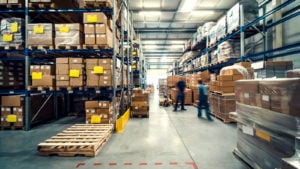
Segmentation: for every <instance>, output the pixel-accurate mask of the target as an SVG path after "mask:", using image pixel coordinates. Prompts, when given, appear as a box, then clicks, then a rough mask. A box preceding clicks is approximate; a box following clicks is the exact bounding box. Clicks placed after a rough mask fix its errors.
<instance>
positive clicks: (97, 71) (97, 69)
mask: <svg viewBox="0 0 300 169" xmlns="http://www.w3.org/2000/svg"><path fill="white" fill-rule="evenodd" d="M94 74H103V67H102V66H95V67H94Z"/></svg>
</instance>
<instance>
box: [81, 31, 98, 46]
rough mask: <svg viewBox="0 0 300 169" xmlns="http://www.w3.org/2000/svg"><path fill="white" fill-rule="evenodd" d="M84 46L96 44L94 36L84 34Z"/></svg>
mask: <svg viewBox="0 0 300 169" xmlns="http://www.w3.org/2000/svg"><path fill="white" fill-rule="evenodd" d="M84 44H86V45H95V44H96V35H95V34H85V35H84Z"/></svg>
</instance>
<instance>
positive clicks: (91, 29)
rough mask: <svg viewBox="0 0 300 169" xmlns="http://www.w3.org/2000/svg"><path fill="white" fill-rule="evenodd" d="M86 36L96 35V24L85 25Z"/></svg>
mask: <svg viewBox="0 0 300 169" xmlns="http://www.w3.org/2000/svg"><path fill="white" fill-rule="evenodd" d="M84 33H85V34H95V24H84Z"/></svg>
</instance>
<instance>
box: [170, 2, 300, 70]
mask: <svg viewBox="0 0 300 169" xmlns="http://www.w3.org/2000/svg"><path fill="white" fill-rule="evenodd" d="M268 3H269V0H266V1H264V2H263V3H261V4H260V5H259V8H261V9H263V15H262V16H260V17H258V18H257V19H255V20H254V21H252V22H250V23H248V24H245V23H244V15H243V10H244V8H243V6H240V11H241V12H240V13H241V16H240V28H239V29H238V30H236V31H233V32H232V33H229V34H228V35H227V36H226V37H224V38H223V39H222V40H220V41H217V42H216V43H215V44H214V45H213V46H208V39H207V38H206V39H203V40H202V41H201V42H199V43H198V45H196V46H197V47H196V48H194V49H192V50H197V49H200V52H198V53H197V54H196V55H194V56H192V57H191V58H189V59H188V60H186V61H185V62H184V63H183V65H177V66H175V67H174V68H173V69H171V70H169V73H171V74H178V75H184V74H191V73H196V72H201V71H204V70H210V71H216V72H218V71H219V70H220V69H221V68H223V67H225V66H229V65H232V64H234V63H237V62H240V61H246V60H251V61H253V62H257V61H266V60H268V59H273V58H278V57H283V56H288V55H293V54H299V53H300V49H299V45H300V43H299V42H296V43H294V44H291V45H286V46H283V47H278V48H275V49H272V50H270V49H268V44H267V38H268V34H267V31H268V30H269V29H270V28H274V27H275V26H278V25H280V24H282V23H284V22H286V21H288V20H290V19H292V18H295V17H297V16H299V15H300V12H299V11H295V12H294V13H292V14H289V15H287V16H285V17H283V18H281V19H278V20H277V21H275V22H273V23H271V24H267V17H269V16H270V15H272V14H275V13H276V12H279V13H282V12H281V11H280V10H281V9H283V8H284V7H287V6H288V5H292V4H295V5H297V4H296V0H287V1H285V2H284V3H282V4H280V5H278V6H277V7H275V8H274V9H272V10H270V11H268V12H266V6H267V4H268ZM298 5H299V4H298ZM260 21H262V22H263V25H262V27H261V28H260V29H259V28H257V27H255V25H256V24H257V23H259V22H260ZM257 33H261V34H262V35H263V40H264V41H263V43H264V51H263V52H259V53H255V54H249V55H246V54H245V38H248V37H251V36H254V35H256V34H257ZM230 39H240V43H241V56H240V58H238V59H233V60H230V61H228V62H222V63H218V64H214V65H212V64H207V65H206V66H202V67H199V68H196V69H193V70H188V71H182V70H181V69H182V68H183V67H184V66H186V65H189V64H191V62H192V61H193V60H195V59H197V58H199V57H200V56H201V55H202V54H205V53H209V52H210V51H212V49H214V48H216V47H217V46H218V45H219V44H221V43H223V42H225V41H227V40H230ZM203 44H206V45H203ZM200 46H201V47H200ZM186 52H188V51H184V53H186ZM184 53H183V54H184ZM207 60H208V58H207Z"/></svg>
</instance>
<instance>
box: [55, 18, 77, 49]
mask: <svg viewBox="0 0 300 169" xmlns="http://www.w3.org/2000/svg"><path fill="white" fill-rule="evenodd" d="M54 27H55V40H54V43H55V49H81V45H82V43H83V29H82V25H81V24H79V23H72V24H55V25H54Z"/></svg>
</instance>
